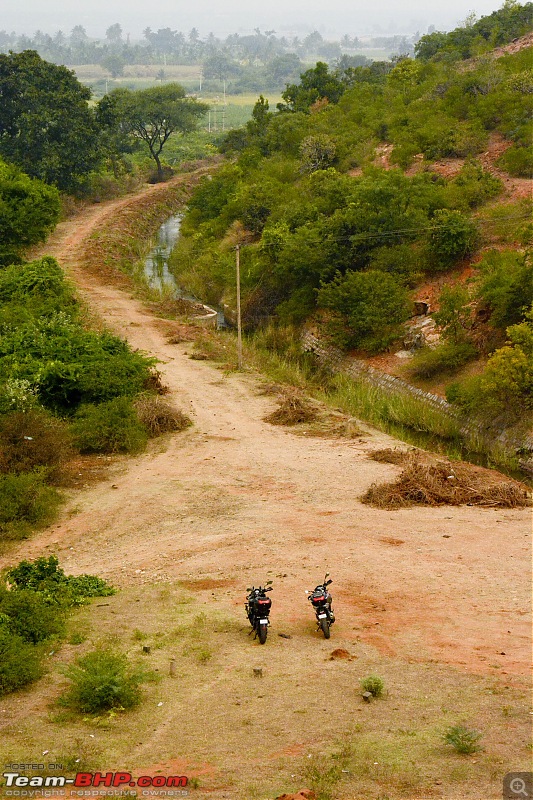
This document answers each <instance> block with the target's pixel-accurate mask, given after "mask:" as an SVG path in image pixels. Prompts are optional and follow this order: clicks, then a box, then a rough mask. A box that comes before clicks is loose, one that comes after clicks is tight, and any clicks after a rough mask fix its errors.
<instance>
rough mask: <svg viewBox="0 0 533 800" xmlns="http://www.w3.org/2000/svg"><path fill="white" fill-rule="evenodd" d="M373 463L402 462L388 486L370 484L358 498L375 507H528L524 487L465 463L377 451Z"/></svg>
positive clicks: (528, 501) (528, 503)
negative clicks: (400, 470) (398, 472)
mask: <svg viewBox="0 0 533 800" xmlns="http://www.w3.org/2000/svg"><path fill="white" fill-rule="evenodd" d="M379 452H380V453H381V457H380V456H379V455H378V457H377V458H376V456H373V457H374V460H379V461H389V463H403V464H404V468H403V470H402V472H401V474H400V475H399V477H398V478H397V479H396V480H395V481H392V482H389V483H381V484H377V483H373V484H372V485H371V487H370V488H369V489H368V491H367V492H365V494H364V495H363V496H362V497H361V501H362V502H363V503H367V504H368V505H372V506H376V507H377V508H387V509H396V508H407V507H409V506H413V505H424V506H442V505H452V506H460V505H472V506H474V505H475V506H484V507H492V508H521V507H524V506H527V505H530V504H531V499H530V496H529V493H528V490H527V487H526V486H525V485H524V484H523V483H520V482H519V481H515V480H512V479H508V478H505V477H504V476H503V475H501V474H500V473H497V472H493V471H492V470H488V469H483V468H481V467H475V466H473V465H472V464H467V463H465V462H450V461H437V460H431V459H429V460H428V459H427V457H425V456H424V455H422V454H420V453H416V452H415V453H404V454H402V455H400V454H399V453H396V452H395V451H393V450H391V451H390V453H389V454H388V455H389V458H387V457H386V456H387V451H379Z"/></svg>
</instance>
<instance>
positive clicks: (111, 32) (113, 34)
mask: <svg viewBox="0 0 533 800" xmlns="http://www.w3.org/2000/svg"><path fill="white" fill-rule="evenodd" d="M105 38H106V39H107V41H108V42H109V43H110V44H112V45H119V44H122V28H121V26H120V25H119V23H118V22H115V24H114V25H110V26H109V28H108V29H107V30H106V32H105Z"/></svg>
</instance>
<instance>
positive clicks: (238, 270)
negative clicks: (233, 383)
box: [235, 244, 242, 369]
mask: <svg viewBox="0 0 533 800" xmlns="http://www.w3.org/2000/svg"><path fill="white" fill-rule="evenodd" d="M235 271H236V279H237V368H238V369H242V326H241V246H240V244H238V245H236V247H235Z"/></svg>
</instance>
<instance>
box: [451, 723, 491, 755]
mask: <svg viewBox="0 0 533 800" xmlns="http://www.w3.org/2000/svg"><path fill="white" fill-rule="evenodd" d="M482 735H483V734H481V733H479V731H474V730H470V729H469V728H467V727H466V726H465V725H451V726H450V727H449V728H448V729H447V730H446V731H445V733H444V736H443V738H444V741H445V743H446V744H451V746H452V747H454V748H455V750H457V752H458V753H463V754H464V755H470V754H471V753H476V752H477V751H478V750H481V747H480V746H479V744H478V742H479V740H480V739H481V737H482Z"/></svg>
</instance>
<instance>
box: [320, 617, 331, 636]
mask: <svg viewBox="0 0 533 800" xmlns="http://www.w3.org/2000/svg"><path fill="white" fill-rule="evenodd" d="M320 629H321V631H322V633H323V634H324V639H329V637H330V635H331V634H330V630H329V620H327V619H321V620H320Z"/></svg>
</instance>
